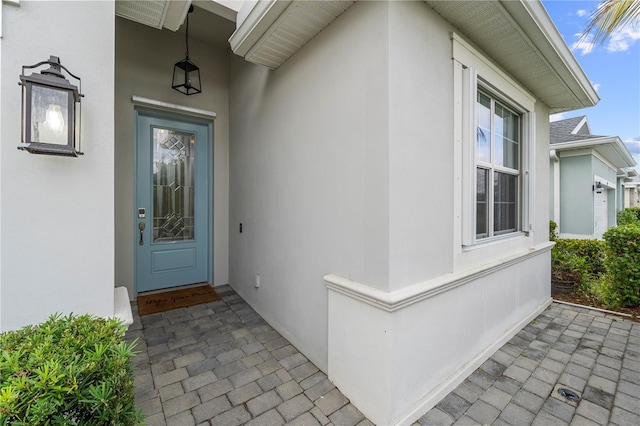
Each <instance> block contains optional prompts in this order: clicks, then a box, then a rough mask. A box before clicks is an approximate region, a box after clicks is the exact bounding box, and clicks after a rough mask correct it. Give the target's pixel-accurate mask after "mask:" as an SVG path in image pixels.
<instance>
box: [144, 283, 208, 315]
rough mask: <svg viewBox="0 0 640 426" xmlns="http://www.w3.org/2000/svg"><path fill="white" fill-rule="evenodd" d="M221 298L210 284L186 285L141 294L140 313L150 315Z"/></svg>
mask: <svg viewBox="0 0 640 426" xmlns="http://www.w3.org/2000/svg"><path fill="white" fill-rule="evenodd" d="M216 300H220V296H218V294H217V293H216V292H215V290H214V289H213V287H211V286H210V285H208V284H204V285H200V286H196V287H186V288H181V289H178V290H171V291H165V292H162V293H153V294H139V295H138V314H139V315H140V316H142V315H149V314H156V313H158V312H165V311H170V310H172V309H178V308H186V307H188V306H193V305H199V304H201V303H207V302H214V301H216Z"/></svg>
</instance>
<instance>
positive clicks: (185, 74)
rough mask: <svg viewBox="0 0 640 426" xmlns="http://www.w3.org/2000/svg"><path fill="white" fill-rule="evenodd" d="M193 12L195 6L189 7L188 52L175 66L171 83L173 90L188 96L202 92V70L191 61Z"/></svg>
mask: <svg viewBox="0 0 640 426" xmlns="http://www.w3.org/2000/svg"><path fill="white" fill-rule="evenodd" d="M191 12H193V5H191V6H189V12H187V28H186V34H187V37H186V45H187V51H186V53H185V58H184V59H183V60H181V61H180V62H176V64H175V65H174V66H173V82H172V83H171V87H172V88H174V89H176V90H177V91H178V92H180V93H183V94H185V95H187V96H189V95H195V94H196V93H200V92H202V88H201V86H200V69H199V68H198V67H197V66H196V64H194V63H193V62H191V60H189V14H190V13H191Z"/></svg>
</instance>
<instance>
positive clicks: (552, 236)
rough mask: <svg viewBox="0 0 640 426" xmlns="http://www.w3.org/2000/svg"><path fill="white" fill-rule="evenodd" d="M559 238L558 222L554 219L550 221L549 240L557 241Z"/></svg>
mask: <svg viewBox="0 0 640 426" xmlns="http://www.w3.org/2000/svg"><path fill="white" fill-rule="evenodd" d="M557 239H558V224H557V223H555V222H554V221H553V220H550V221H549V241H555V240H557Z"/></svg>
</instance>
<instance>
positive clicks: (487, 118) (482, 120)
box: [476, 92, 491, 162]
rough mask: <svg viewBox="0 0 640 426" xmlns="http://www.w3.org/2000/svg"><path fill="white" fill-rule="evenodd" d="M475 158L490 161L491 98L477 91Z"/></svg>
mask: <svg viewBox="0 0 640 426" xmlns="http://www.w3.org/2000/svg"><path fill="white" fill-rule="evenodd" d="M476 106H477V109H476V122H477V124H478V128H477V130H476V160H477V161H483V162H490V161H491V99H490V98H489V97H488V96H486V95H484V94H483V93H480V92H478V102H477V104H476Z"/></svg>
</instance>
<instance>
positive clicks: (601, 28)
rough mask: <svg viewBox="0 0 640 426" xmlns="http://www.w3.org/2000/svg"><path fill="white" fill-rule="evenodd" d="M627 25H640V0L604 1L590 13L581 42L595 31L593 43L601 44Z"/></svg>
mask: <svg viewBox="0 0 640 426" xmlns="http://www.w3.org/2000/svg"><path fill="white" fill-rule="evenodd" d="M627 25H640V0H604V1H603V2H601V3H600V4H598V6H597V7H596V9H595V10H594V11H593V12H592V13H591V15H590V20H589V23H588V24H587V27H586V28H585V30H584V31H583V32H582V35H581V40H583V41H585V40H586V39H587V37H589V35H590V34H591V32H592V31H594V30H595V33H594V34H593V40H591V41H592V42H593V43H603V42H604V41H605V40H606V39H607V38H608V37H609V36H611V35H612V34H613V33H614V32H615V31H616V30H618V29H621V28H623V27H625V26H627Z"/></svg>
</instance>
